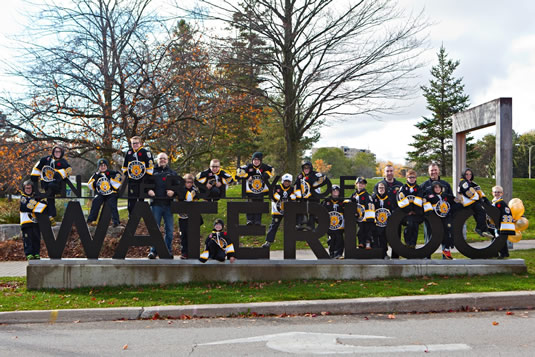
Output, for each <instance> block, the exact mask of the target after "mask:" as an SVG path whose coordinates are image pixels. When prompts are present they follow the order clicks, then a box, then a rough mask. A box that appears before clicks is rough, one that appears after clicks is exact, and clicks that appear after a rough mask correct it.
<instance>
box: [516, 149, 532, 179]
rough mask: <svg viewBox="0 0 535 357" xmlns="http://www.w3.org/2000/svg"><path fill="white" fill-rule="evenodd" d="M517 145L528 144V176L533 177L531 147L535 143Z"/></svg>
mask: <svg viewBox="0 0 535 357" xmlns="http://www.w3.org/2000/svg"><path fill="white" fill-rule="evenodd" d="M516 146H527V147H528V165H529V166H528V176H529V178H530V179H531V149H533V147H534V146H535V145H529V146H528V145H523V144H516Z"/></svg>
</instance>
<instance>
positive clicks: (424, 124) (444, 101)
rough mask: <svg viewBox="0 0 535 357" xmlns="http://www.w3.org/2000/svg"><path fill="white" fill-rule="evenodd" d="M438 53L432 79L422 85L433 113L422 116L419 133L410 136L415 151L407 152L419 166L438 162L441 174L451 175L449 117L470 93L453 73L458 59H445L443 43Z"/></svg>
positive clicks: (466, 104)
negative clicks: (466, 92)
mask: <svg viewBox="0 0 535 357" xmlns="http://www.w3.org/2000/svg"><path fill="white" fill-rule="evenodd" d="M437 55H438V65H436V66H433V67H432V68H431V75H432V76H433V78H432V79H431V80H430V81H429V86H422V87H421V89H422V90H423V92H424V97H425V99H426V100H427V109H429V110H430V111H431V113H432V116H431V117H423V120H422V121H421V122H418V123H417V124H416V127H417V128H418V129H419V130H420V133H419V134H416V135H414V136H413V138H414V142H413V143H412V144H411V146H412V147H414V149H415V150H414V151H410V152H409V153H408V160H409V161H412V162H414V163H415V164H416V168H418V169H424V168H425V167H427V165H428V164H429V163H431V162H436V163H437V164H439V165H440V168H441V173H442V174H443V175H444V176H447V175H448V174H451V171H450V168H451V162H452V150H453V148H452V119H451V116H452V115H453V114H455V113H458V112H460V111H463V110H465V109H466V108H468V106H469V96H468V95H467V94H465V93H464V85H463V84H462V78H455V77H454V76H453V72H454V71H455V69H456V68H457V67H458V66H459V63H460V62H459V61H452V60H451V59H448V54H447V53H446V49H445V48H444V46H441V47H440V51H439V52H438V54H437ZM467 141H468V138H467Z"/></svg>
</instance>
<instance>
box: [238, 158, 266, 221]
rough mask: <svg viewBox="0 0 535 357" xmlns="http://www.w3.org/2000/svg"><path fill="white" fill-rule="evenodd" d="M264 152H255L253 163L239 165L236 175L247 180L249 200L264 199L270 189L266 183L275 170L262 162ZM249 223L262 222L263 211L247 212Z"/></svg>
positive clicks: (246, 190)
mask: <svg viewBox="0 0 535 357" xmlns="http://www.w3.org/2000/svg"><path fill="white" fill-rule="evenodd" d="M262 159H263V154H262V153H261V152H255V153H254V154H253V157H252V158H251V163H250V164H248V165H244V166H241V167H238V169H237V170H236V177H237V178H238V179H241V180H245V193H246V194H247V197H248V198H249V201H263V200H264V195H265V194H266V193H267V192H268V191H269V188H268V186H267V184H266V182H268V180H269V179H270V178H271V177H273V175H274V174H275V170H274V169H273V168H272V167H271V166H269V165H267V164H265V163H263V162H262ZM246 216H247V225H251V224H257V225H260V224H262V214H261V213H247V214H246Z"/></svg>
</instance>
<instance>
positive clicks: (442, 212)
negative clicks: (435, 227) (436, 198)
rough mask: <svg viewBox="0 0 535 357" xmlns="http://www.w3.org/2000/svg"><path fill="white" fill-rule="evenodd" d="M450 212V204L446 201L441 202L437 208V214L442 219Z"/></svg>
mask: <svg viewBox="0 0 535 357" xmlns="http://www.w3.org/2000/svg"><path fill="white" fill-rule="evenodd" d="M449 211H450V204H449V203H448V202H446V201H440V202H439V203H437V204H436V206H435V213H436V214H437V215H438V216H439V217H442V218H444V217H446V216H447V215H448V213H449Z"/></svg>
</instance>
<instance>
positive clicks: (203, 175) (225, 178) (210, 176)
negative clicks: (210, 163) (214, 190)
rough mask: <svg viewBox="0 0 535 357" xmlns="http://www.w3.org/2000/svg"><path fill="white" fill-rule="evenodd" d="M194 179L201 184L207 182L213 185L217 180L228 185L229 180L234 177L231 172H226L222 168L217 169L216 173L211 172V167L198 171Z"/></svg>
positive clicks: (232, 179) (231, 180)
mask: <svg viewBox="0 0 535 357" xmlns="http://www.w3.org/2000/svg"><path fill="white" fill-rule="evenodd" d="M195 180H196V181H197V182H198V183H200V184H203V185H206V184H207V183H209V184H210V185H212V186H213V185H215V184H216V183H218V182H221V183H222V184H223V185H225V186H228V185H229V184H230V183H231V182H233V181H234V178H233V177H232V175H231V174H229V173H228V172H226V171H225V170H223V169H219V171H217V172H216V173H214V172H212V170H211V169H207V170H204V171H202V172H199V173H198V174H197V176H196V177H195Z"/></svg>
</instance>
